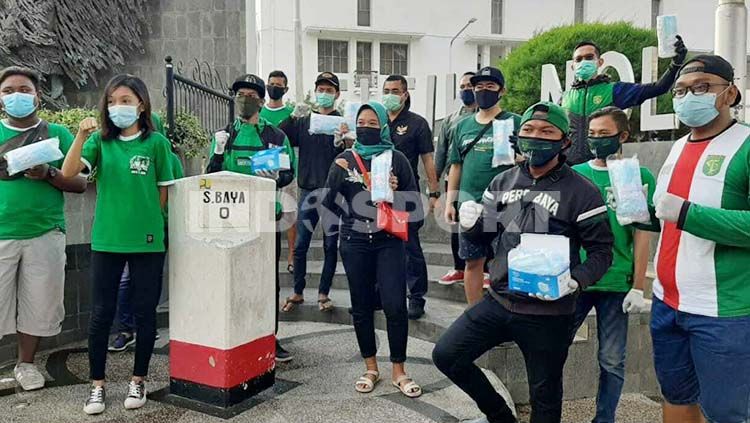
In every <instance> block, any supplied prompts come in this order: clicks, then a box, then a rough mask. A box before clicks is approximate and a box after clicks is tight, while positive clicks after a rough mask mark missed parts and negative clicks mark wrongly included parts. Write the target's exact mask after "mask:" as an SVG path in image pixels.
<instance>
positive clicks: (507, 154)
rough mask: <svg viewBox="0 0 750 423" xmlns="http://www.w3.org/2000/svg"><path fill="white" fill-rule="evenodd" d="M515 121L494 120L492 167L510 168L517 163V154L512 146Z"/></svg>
mask: <svg viewBox="0 0 750 423" xmlns="http://www.w3.org/2000/svg"><path fill="white" fill-rule="evenodd" d="M513 129H514V128H513V119H503V120H494V121H493V122H492V143H493V146H494V147H493V151H494V152H493V154H492V167H498V166H508V165H513V164H515V163H516V154H515V152H514V151H513V147H512V146H511V145H510V137H511V135H513Z"/></svg>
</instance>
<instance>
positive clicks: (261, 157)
mask: <svg viewBox="0 0 750 423" xmlns="http://www.w3.org/2000/svg"><path fill="white" fill-rule="evenodd" d="M250 160H251V161H252V166H253V171H254V172H257V171H259V170H267V171H271V172H274V171H277V170H289V169H291V163H290V160H289V155H288V154H286V153H284V147H277V148H269V149H268V150H263V151H259V152H257V153H255V155H253V156H252V157H251V158H250Z"/></svg>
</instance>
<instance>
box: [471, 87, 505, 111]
mask: <svg viewBox="0 0 750 423" xmlns="http://www.w3.org/2000/svg"><path fill="white" fill-rule="evenodd" d="M474 97H475V98H476V99H477V105H478V106H479V108H480V109H491V108H493V107H495V105H496V104H497V102H498V101H500V91H490V90H480V91H474Z"/></svg>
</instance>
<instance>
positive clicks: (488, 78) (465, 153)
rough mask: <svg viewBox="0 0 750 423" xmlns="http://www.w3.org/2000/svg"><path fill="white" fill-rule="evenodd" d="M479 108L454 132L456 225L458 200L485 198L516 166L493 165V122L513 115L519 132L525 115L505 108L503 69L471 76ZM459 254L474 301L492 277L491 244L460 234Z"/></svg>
mask: <svg viewBox="0 0 750 423" xmlns="http://www.w3.org/2000/svg"><path fill="white" fill-rule="evenodd" d="M471 84H472V86H473V87H474V96H475V97H476V101H477V106H478V107H479V112H477V113H475V114H471V115H467V116H465V117H463V118H461V119H460V120H459V121H458V122H456V123H455V125H454V128H453V134H452V136H451V138H452V140H453V143H452V145H451V152H450V157H449V160H448V161H449V163H450V164H451V168H450V173H449V174H448V192H447V199H446V201H445V204H446V206H445V220H446V221H447V222H448V223H449V224H451V225H455V223H456V221H457V220H458V219H457V217H458V213H457V210H456V207H455V206H454V202H456V201H457V202H458V204H459V205H460V203H462V202H464V201H477V202H479V201H481V200H482V194H483V193H484V191H485V190H486V189H487V187H488V186H489V184H490V182H491V181H492V179H493V178H494V177H495V176H496V175H498V174H500V173H501V172H503V171H505V170H507V169H510V168H511V167H513V166H512V165H510V166H498V167H492V156H493V154H494V143H493V138H492V133H493V130H492V122H494V121H495V120H496V119H497V120H504V119H513V126H514V128H515V129H514V133H517V132H518V128H519V126H520V123H521V117H520V116H518V115H516V114H513V113H510V112H506V111H503V110H502V109H501V108H500V98H501V96H502V95H503V94H504V93H505V78H504V77H503V74H502V72H500V69H497V68H493V67H486V68H482V69H480V70H479V72H477V74H476V75H475V76H473V77H471ZM458 254H459V256H460V257H461V258H462V259H464V260H466V270H465V272H464V289H465V291H466V300H467V301H468V302H469V304H474V303H476V302H477V301H479V300H480V299H481V298H482V285H483V282H484V281H486V284H489V280H488V279H487V278H485V277H484V266H485V262H486V260H487V258H488V256H489V255H490V251H489V248H487V246H484V245H478V244H475V243H474V242H472V241H471V240H470V239H468V238H467V237H465V236H464V235H463V234H459V251H458Z"/></svg>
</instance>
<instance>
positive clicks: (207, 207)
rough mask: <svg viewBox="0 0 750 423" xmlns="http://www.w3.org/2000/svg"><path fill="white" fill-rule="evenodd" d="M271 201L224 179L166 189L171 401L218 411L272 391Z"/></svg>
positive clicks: (262, 182) (269, 184)
mask: <svg viewBox="0 0 750 423" xmlns="http://www.w3.org/2000/svg"><path fill="white" fill-rule="evenodd" d="M275 195H276V194H275V184H274V182H273V181H271V180H268V179H263V178H258V177H252V176H245V175H241V174H238V173H233V172H220V173H213V174H210V175H201V176H194V177H189V178H184V179H180V180H178V181H177V182H176V183H175V185H173V186H172V187H171V188H170V192H169V295H170V301H169V308H170V309H169V330H170V343H169V348H170V353H169V359H170V393H171V394H173V395H177V396H180V397H184V398H188V399H191V400H196V401H200V402H202V403H206V404H210V405H215V406H219V407H224V408H227V407H231V406H232V405H235V404H237V403H239V402H241V401H243V400H245V399H247V398H249V397H250V396H253V395H255V394H256V393H258V392H260V391H262V390H264V389H266V388H268V387H270V386H272V385H273V383H274V368H275V345H276V344H275V336H274V326H275V319H276V304H275V301H276V291H275V290H276V285H275V275H274V270H275V266H274V261H275V260H276V257H275V233H274V231H275V210H274V207H275V198H276V197H275Z"/></svg>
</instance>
